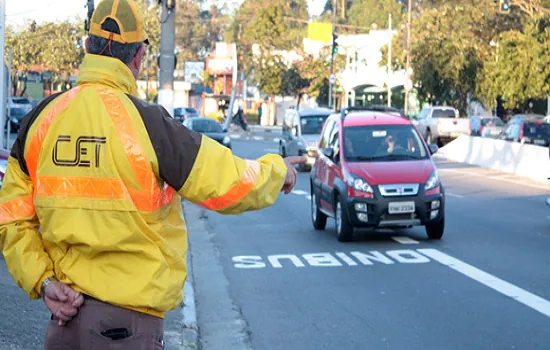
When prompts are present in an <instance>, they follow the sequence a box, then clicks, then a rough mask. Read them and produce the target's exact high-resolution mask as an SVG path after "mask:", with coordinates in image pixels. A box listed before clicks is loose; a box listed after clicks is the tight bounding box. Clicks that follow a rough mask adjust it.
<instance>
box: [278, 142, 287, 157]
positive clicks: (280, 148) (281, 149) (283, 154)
mask: <svg viewBox="0 0 550 350" xmlns="http://www.w3.org/2000/svg"><path fill="white" fill-rule="evenodd" d="M279 154H280V155H281V157H283V158H284V157H286V151H285V148H284V147H283V145H282V144H279Z"/></svg>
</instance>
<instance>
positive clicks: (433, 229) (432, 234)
mask: <svg viewBox="0 0 550 350" xmlns="http://www.w3.org/2000/svg"><path fill="white" fill-rule="evenodd" d="M443 231H445V218H443V219H441V220H440V221H438V222H434V223H430V224H427V225H426V233H427V234H428V237H429V238H430V239H441V237H443Z"/></svg>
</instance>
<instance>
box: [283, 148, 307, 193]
mask: <svg viewBox="0 0 550 350" xmlns="http://www.w3.org/2000/svg"><path fill="white" fill-rule="evenodd" d="M283 160H284V161H285V164H286V178H285V184H284V186H283V188H282V190H281V191H283V192H284V193H285V194H289V193H290V192H292V189H293V188H294V185H296V176H297V175H298V172H297V171H296V168H295V167H294V166H295V165H297V164H304V163H305V162H307V157H306V156H298V157H286V158H283Z"/></svg>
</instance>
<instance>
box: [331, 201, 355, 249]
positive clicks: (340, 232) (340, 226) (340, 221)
mask: <svg viewBox="0 0 550 350" xmlns="http://www.w3.org/2000/svg"><path fill="white" fill-rule="evenodd" d="M335 202H336V210H335V219H336V237H337V238H338V240H339V241H340V242H349V241H351V240H352V239H353V226H351V224H350V222H349V220H348V216H347V214H346V212H345V210H344V203H343V200H342V197H340V196H338V195H337V196H336V200H335Z"/></svg>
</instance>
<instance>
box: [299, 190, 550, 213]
mask: <svg viewBox="0 0 550 350" xmlns="http://www.w3.org/2000/svg"><path fill="white" fill-rule="evenodd" d="M306 198H307V200H308V201H310V200H311V195H309V194H308V195H306ZM549 219H550V218H549Z"/></svg>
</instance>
